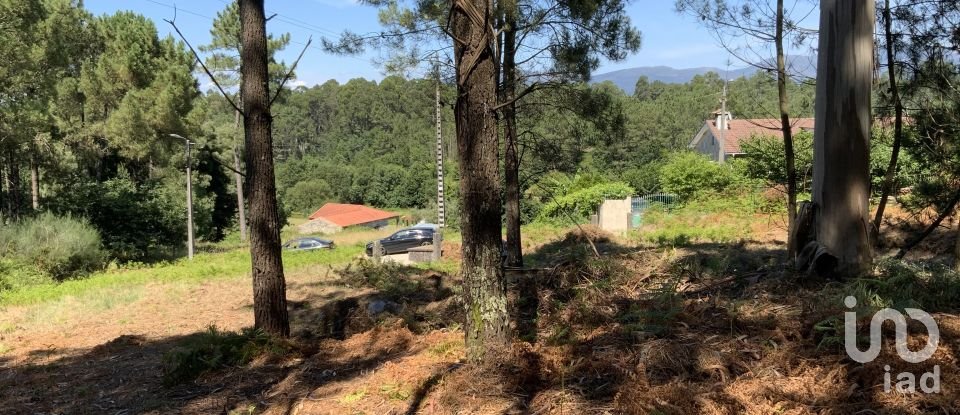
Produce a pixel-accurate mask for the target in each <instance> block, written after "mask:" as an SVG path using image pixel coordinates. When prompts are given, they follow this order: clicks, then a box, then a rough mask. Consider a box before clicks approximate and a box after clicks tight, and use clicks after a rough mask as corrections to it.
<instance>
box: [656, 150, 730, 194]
mask: <svg viewBox="0 0 960 415" xmlns="http://www.w3.org/2000/svg"><path fill="white" fill-rule="evenodd" d="M741 179H742V178H740V177H738V175H737V174H736V172H735V171H734V169H733V168H732V167H730V166H729V165H728V164H719V163H715V162H713V161H712V160H710V159H709V158H707V156H705V155H703V154H699V153H693V152H689V151H684V152H679V153H674V154H673V155H671V156H669V158H668V159H667V162H666V164H664V165H663V166H662V167H661V168H660V184H661V187H662V189H663V191H664V192H667V193H673V194H676V195H677V196H679V197H680V198H682V199H689V198H691V197H693V196H696V195H697V194H698V193H700V192H705V191H710V192H722V191H724V190H726V189H727V188H728V187H730V186H731V185H733V184H736V183H738V182H740V181H741Z"/></svg>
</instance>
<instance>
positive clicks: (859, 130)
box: [813, 0, 875, 275]
mask: <svg viewBox="0 0 960 415" xmlns="http://www.w3.org/2000/svg"><path fill="white" fill-rule="evenodd" d="M874 17H875V16H874V1H873V0H836V1H828V2H823V3H821V4H820V39H819V43H820V44H819V58H818V65H817V102H816V120H817V125H816V128H815V129H814V130H815V132H814V134H815V135H814V156H813V157H814V162H813V203H814V204H815V206H816V213H815V215H816V219H815V222H814V225H813V226H814V228H815V229H814V231H815V234H816V241H817V242H818V243H819V246H820V247H821V248H822V250H823V251H825V253H826V254H828V255H826V256H824V258H829V262H830V264H828V266H827V267H825V268H824V267H819V266H818V267H816V268H818V269H820V270H821V271H825V272H827V273H834V274H838V275H855V274H858V273H861V272H863V271H866V270H867V268H868V267H869V266H870V264H871V261H872V252H871V245H870V236H869V227H870V219H869V212H870V205H869V195H870V175H869V169H870V121H871V112H870V88H871V84H872V75H873V29H874Z"/></svg>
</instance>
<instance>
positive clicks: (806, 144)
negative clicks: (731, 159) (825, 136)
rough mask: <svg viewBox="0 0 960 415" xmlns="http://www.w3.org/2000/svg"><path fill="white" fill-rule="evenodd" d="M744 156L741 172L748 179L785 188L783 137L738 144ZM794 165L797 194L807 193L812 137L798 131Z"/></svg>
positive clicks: (809, 177) (811, 159)
mask: <svg viewBox="0 0 960 415" xmlns="http://www.w3.org/2000/svg"><path fill="white" fill-rule="evenodd" d="M741 146H742V147H743V151H744V152H745V153H746V154H747V155H746V156H745V157H744V159H745V160H744V161H745V162H744V163H741V165H742V167H743V168H744V173H745V174H746V175H747V177H750V178H753V179H760V180H764V181H766V182H767V183H769V184H776V185H781V186H786V185H787V167H786V164H785V163H784V161H783V160H784V145H783V139H782V138H776V137H753V138H751V139H749V140H745V141H744V142H743V143H741ZM793 148H794V151H793V154H794V166H796V171H797V185H798V187H799V189H800V191H810V181H811V180H812V176H813V134H811V133H810V132H807V131H798V132H797V133H796V134H794V136H793Z"/></svg>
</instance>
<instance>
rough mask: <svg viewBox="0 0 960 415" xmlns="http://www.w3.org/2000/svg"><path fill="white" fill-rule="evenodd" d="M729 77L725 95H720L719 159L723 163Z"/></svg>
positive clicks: (724, 84) (724, 83) (725, 84)
mask: <svg viewBox="0 0 960 415" xmlns="http://www.w3.org/2000/svg"><path fill="white" fill-rule="evenodd" d="M728 122H729V120H727V79H726V77H724V79H723V95H722V96H721V97H720V125H718V126H717V128H718V129H719V130H720V155H719V157H718V160H719V161H720V162H721V163H723V162H724V161H725V159H726V157H725V156H726V154H724V143H725V137H726V135H727V123H728Z"/></svg>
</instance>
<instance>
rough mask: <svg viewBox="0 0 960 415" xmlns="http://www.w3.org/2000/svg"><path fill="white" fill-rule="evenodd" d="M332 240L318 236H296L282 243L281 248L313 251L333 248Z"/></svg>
mask: <svg viewBox="0 0 960 415" xmlns="http://www.w3.org/2000/svg"><path fill="white" fill-rule="evenodd" d="M333 248H335V245H334V243H333V241H330V240H327V239H320V238H298V239H293V240H289V241H287V242H286V243H284V244H283V249H286V250H290V251H313V250H317V249H333Z"/></svg>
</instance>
